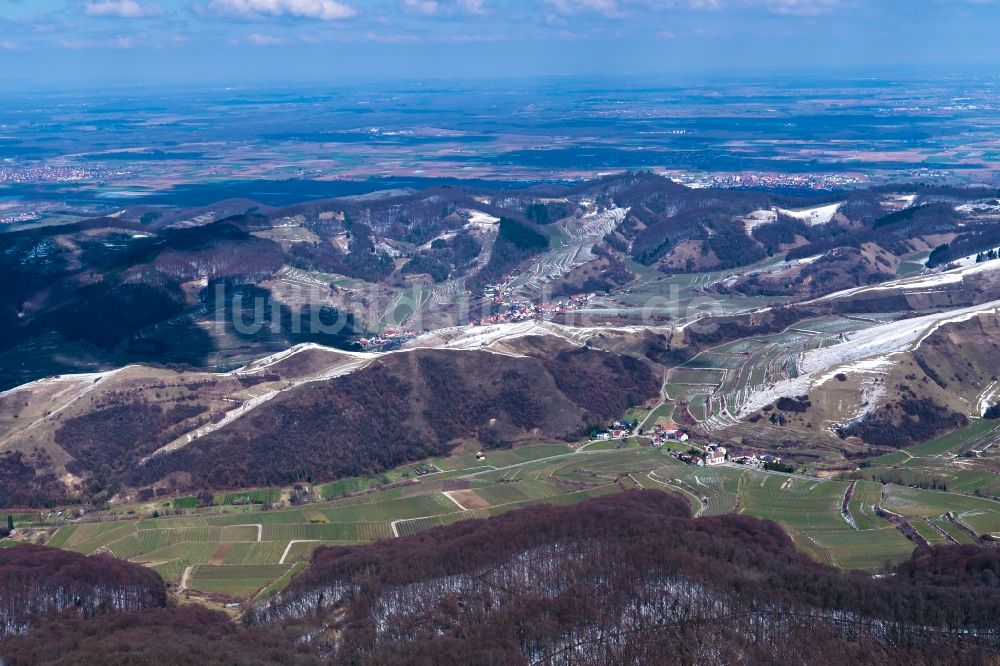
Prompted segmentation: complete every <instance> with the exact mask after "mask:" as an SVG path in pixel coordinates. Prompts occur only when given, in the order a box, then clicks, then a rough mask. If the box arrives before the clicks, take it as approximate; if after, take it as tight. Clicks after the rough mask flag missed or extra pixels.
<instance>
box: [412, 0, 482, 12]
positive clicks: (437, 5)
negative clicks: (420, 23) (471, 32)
mask: <svg viewBox="0 0 1000 666" xmlns="http://www.w3.org/2000/svg"><path fill="white" fill-rule="evenodd" d="M402 6H403V10H404V11H406V12H407V13H410V14H420V15H423V16H436V15H438V14H457V15H464V16H482V15H484V14H489V9H487V7H486V0H402Z"/></svg>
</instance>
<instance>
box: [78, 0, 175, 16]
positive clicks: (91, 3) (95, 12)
mask: <svg viewBox="0 0 1000 666" xmlns="http://www.w3.org/2000/svg"><path fill="white" fill-rule="evenodd" d="M82 9H83V13H84V14H86V15H87V16H100V17H110V18H145V17H147V16H159V15H160V14H162V13H163V10H162V9H160V7H159V6H157V5H155V4H153V3H151V2H146V3H141V2H138V1H137V0H86V1H85V2H84V3H83V5H82Z"/></svg>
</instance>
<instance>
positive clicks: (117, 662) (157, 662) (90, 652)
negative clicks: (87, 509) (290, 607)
mask: <svg viewBox="0 0 1000 666" xmlns="http://www.w3.org/2000/svg"><path fill="white" fill-rule="evenodd" d="M0 656H2V658H3V660H4V663H5V664H7V665H8V666H42V665H45V664H52V665H56V664H59V665H68V664H72V665H73V666H109V665H113V666H125V665H139V664H141V665H143V666H215V665H220V666H221V665H224V664H225V665H230V664H239V665H240V666H272V665H273V664H296V665H298V666H309V665H313V664H315V665H317V666H318V665H319V664H323V663H327V662H326V660H324V659H323V658H322V657H321V656H320V655H318V654H316V653H315V651H314V650H312V649H311V648H310V647H309V646H308V644H307V643H300V644H298V645H296V643H295V642H294V641H293V639H292V637H290V636H286V635H285V633H284V632H282V631H281V630H280V629H276V630H275V629H266V630H264V629H255V628H248V627H245V626H241V625H238V624H236V623H234V622H233V621H232V620H230V619H229V617H228V616H227V615H226V614H225V613H223V612H221V611H214V610H209V609H207V608H205V607H203V606H199V605H198V604H186V605H184V606H180V607H176V608H156V609H153V610H146V611H139V612H131V613H115V614H108V615H100V616H96V617H78V616H72V617H67V618H63V619H59V620H54V619H53V620H49V621H47V622H45V623H44V624H42V625H41V626H38V627H35V628H34V629H32V630H31V632H30V633H28V634H27V635H26V636H12V637H9V638H7V639H6V640H3V641H0Z"/></svg>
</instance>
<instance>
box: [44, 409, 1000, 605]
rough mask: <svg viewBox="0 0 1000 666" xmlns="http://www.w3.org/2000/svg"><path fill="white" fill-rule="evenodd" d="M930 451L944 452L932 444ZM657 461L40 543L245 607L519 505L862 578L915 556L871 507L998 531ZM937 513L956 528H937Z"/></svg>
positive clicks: (911, 501) (513, 454) (935, 532)
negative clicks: (725, 527)
mask: <svg viewBox="0 0 1000 666" xmlns="http://www.w3.org/2000/svg"><path fill="white" fill-rule="evenodd" d="M672 408H673V405H671V404H670V403H667V404H665V405H664V406H663V407H661V408H659V410H658V411H660V413H661V414H662V415H663V418H668V417H669V414H670V410H672ZM704 408H705V409H707V401H706V402H705V403H704ZM658 418H659V417H658ZM611 444H613V445H614V446H611ZM605 445H607V446H605ZM939 448H940V449H941V450H944V449H945V446H944V444H936V445H934V447H933V449H934V451H937V450H938V449H939ZM669 454H670V448H669V447H664V449H663V450H654V449H651V448H649V447H648V445H646V444H645V443H644V440H643V439H641V438H632V439H631V440H626V441H623V442H610V443H608V442H598V443H591V444H587V445H585V446H580V447H577V448H573V447H570V446H567V445H566V444H539V445H533V446H525V447H520V448H515V449H511V450H506V451H490V452H487V455H486V460H477V459H476V456H475V452H460V453H458V454H457V455H454V456H452V457H450V458H442V459H436V460H433V461H430V462H428V463H427V464H425V465H424V466H422V467H421V468H420V471H421V472H422V473H421V474H417V473H416V468H415V467H414V466H409V467H405V468H400V469H398V470H393V471H392V472H389V473H387V474H386V475H381V476H380V477H377V478H369V479H345V480H343V481H340V482H337V483H336V484H326V485H325V486H324V487H322V489H320V488H316V489H313V490H314V492H313V493H312V497H313V498H314V501H310V502H308V503H306V504H301V505H298V506H294V505H292V506H287V505H285V504H287V500H286V498H287V497H288V492H287V491H285V492H282V491H279V490H271V491H266V493H263V492H257V491H241V492H229V493H223V494H220V496H218V497H216V500H217V501H218V502H222V503H221V504H219V505H216V506H212V507H205V508H192V509H180V508H178V509H175V510H174V514H176V515H162V516H158V517H152V515H153V514H143V517H142V518H141V519H136V518H135V517H131V516H121V515H119V516H113V518H115V519H112V520H107V521H105V522H81V523H76V524H69V525H66V526H64V527H62V528H60V529H58V530H57V531H55V532H54V534H52V536H51V539H50V542H49V543H51V544H53V545H55V546H58V547H62V548H67V549H70V550H75V551H78V552H81V553H88V554H89V553H95V552H99V551H104V552H110V553H112V554H114V555H115V556H116V557H120V558H123V559H128V560H131V561H133V562H137V563H142V564H145V565H146V566H149V567H151V568H153V569H154V570H155V571H157V572H158V573H159V574H160V575H161V576H162V577H163V578H164V580H165V581H167V583H168V584H170V585H171V586H172V588H173V589H174V590H175V591H180V590H182V589H183V590H184V594H185V595H199V594H202V595H210V596H211V598H213V599H214V598H235V599H241V600H246V599H250V598H253V597H255V596H257V595H261V594H268V593H270V592H269V591H273V590H275V589H278V588H280V587H281V586H283V585H284V584H287V582H288V579H289V578H290V575H291V573H292V572H293V567H301V566H305V565H306V563H307V562H308V560H309V558H310V557H311V556H312V554H313V552H314V551H315V550H316V549H317V548H319V547H322V546H328V545H349V544H363V543H370V542H373V541H377V540H380V539H389V538H395V537H401V536H406V535H410V534H415V533H418V532H421V531H423V530H427V529H431V528H433V527H437V526H441V525H448V524H451V523H454V522H458V521H462V520H470V519H485V518H488V517H490V516H496V515H500V514H502V513H505V512H507V511H511V510H514V509H518V508H522V507H526V506H530V505H532V504H538V503H543V502H545V503H551V504H569V503H575V502H579V501H582V500H584V499H587V498H590V497H595V496H599V495H603V494H607V493H616V492H622V491H623V490H629V489H636V488H655V489H661V490H666V491H672V492H677V493H680V494H681V495H683V496H684V497H686V498H687V499H688V500H689V501H690V503H691V505H692V509H693V512H694V513H695V514H697V515H702V516H711V515H721V514H725V513H730V512H737V513H745V514H747V515H752V516H756V517H759V518H766V519H770V520H774V521H777V522H779V523H781V524H782V525H783V526H784V527H785V528H786V529H787V530H788V532H789V534H790V535H791V536H792V538H793V540H794V541H795V543H796V545H797V546H798V547H799V548H801V549H802V550H803V551H805V552H807V553H808V554H810V555H811V556H812V557H814V558H816V559H819V560H821V561H825V562H829V563H832V564H836V565H838V566H841V567H845V568H857V569H863V570H869V571H875V570H880V569H881V568H882V567H884V565H885V563H886V561H891V562H896V561H899V560H901V559H903V558H905V557H907V556H908V555H909V554H910V552H912V550H913V546H914V544H913V543H912V542H911V541H909V540H908V539H907V538H906V537H905V536H904V535H903V533H902V532H901V531H899V530H898V529H897V528H896V527H894V526H893V525H892V524H891V523H889V522H888V521H886V520H884V519H883V518H880V517H878V515H876V511H875V507H876V506H877V505H879V504H881V505H883V506H884V507H885V508H886V509H888V510H890V511H893V512H896V513H899V514H901V515H903V516H906V518H907V520H910V521H911V522H912V523H915V524H918V525H919V526H918V527H917V528H916V529H918V530H919V533H920V534H922V535H925V538H926V539H927V540H928V541H930V542H932V543H944V542H946V541H958V542H965V541H968V540H971V536H970V535H969V534H970V533H971V531H972V530H975V531H976V532H977V533H979V534H984V533H993V532H1000V504H998V503H996V502H993V501H991V500H988V499H982V498H976V497H972V496H969V495H958V494H954V493H945V492H940V491H921V490H916V489H912V488H904V487H900V486H895V485H885V486H883V485H882V484H881V483H878V482H875V481H870V480H867V479H865V480H860V481H857V482H851V481H836V480H824V479H818V478H812V477H805V476H795V475H786V474H778V473H770V472H763V471H758V470H752V469H749V468H743V467H738V466H735V465H726V466H722V467H715V468H703V467H693V466H687V465H683V464H681V463H680V462H679V461H678V460H676V459H675V458H673V457H672V456H670V455H669ZM935 455H937V454H936V453H935ZM386 480H389V481H391V483H383V481H386ZM852 487H853V494H852V496H851V498H850V502H849V503H848V506H847V510H846V512H845V511H843V510H842V509H843V504H844V501H845V496H846V493H847V491H848V489H849V488H852ZM240 498H250V501H252V502H254V501H260V502H272V501H275V500H276V499H277V498H281V499H282V505H281V506H280V508H269V506H270V505H269V504H254V505H253V507H254V508H253V510H252V511H251V510H249V509H248V508H247V507H246V506H243V505H241V504H235V505H234V504H231V503H227V502H232V501H234V500H239V499H240ZM244 501H245V500H244ZM276 503H277V502H276ZM949 512H952V513H953V514H954V515H955V516H956V517H957V519H958V520H960V521H961V525H963V526H964V528H959V527H958V526H956V525H955V524H953V523H952V522H950V521H949V520H947V519H945V518H946V515H947V514H948V513H949ZM945 534H947V535H951V537H950V539H949V538H947V537H946V536H944V535H945ZM295 570H297V569H295Z"/></svg>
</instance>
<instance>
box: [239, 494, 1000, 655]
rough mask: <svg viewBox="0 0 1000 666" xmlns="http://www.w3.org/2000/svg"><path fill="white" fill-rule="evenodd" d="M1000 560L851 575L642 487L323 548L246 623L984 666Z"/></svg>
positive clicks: (333, 638) (969, 559)
mask: <svg viewBox="0 0 1000 666" xmlns="http://www.w3.org/2000/svg"><path fill="white" fill-rule="evenodd" d="M998 571H1000V552H998V551H995V550H985V549H981V548H977V547H950V548H941V549H937V550H926V551H920V552H917V553H915V555H914V558H913V560H911V561H909V562H906V563H904V564H903V565H902V566H901V567H900V569H899V570H898V572H897V573H896V574H895V575H893V576H891V577H888V578H886V579H881V580H878V579H873V578H871V577H869V576H862V575H856V574H845V573H843V572H841V571H838V570H836V569H833V568H830V567H827V566H824V565H820V564H817V563H815V562H813V561H812V560H810V559H808V558H807V557H806V556H804V555H802V554H800V553H798V552H797V551H796V549H795V547H794V544H793V543H792V541H791V540H790V539H789V537H788V536H787V535H786V534H785V533H784V532H783V531H782V529H781V528H780V527H779V526H778V525H776V524H774V523H771V522H765V521H760V520H757V519H753V518H749V517H744V516H733V515H728V516H721V517H713V518H698V519H692V518H690V517H689V510H688V506H687V505H686V503H685V502H684V501H683V500H681V499H680V498H678V497H676V496H670V495H665V494H663V493H659V492H650V491H637V492H631V493H625V494H621V495H614V496H608V497H603V498H599V499H595V500H591V501H589V502H586V503H584V504H580V505H576V506H571V507H562V508H553V507H539V508H532V509H527V510H521V511H516V512H512V513H510V514H506V515H504V516H501V517H499V518H493V519H490V520H489V521H470V522H465V523H459V524H456V525H453V526H450V527H445V528H440V529H436V530H432V531H429V532H424V533H421V534H418V535H415V536H412V537H408V538H404V539H396V540H392V541H385V542H380V543H378V544H375V545H371V546H359V547H350V548H331V549H323V550H320V551H318V552H317V553H316V555H315V556H314V559H313V566H312V567H310V569H309V570H307V571H306V572H304V573H303V574H302V575H300V576H298V577H297V578H296V579H295V580H294V581H293V582H292V584H291V585H290V586H289V587H288V588H287V589H286V590H285V591H284V592H283V593H281V594H280V595H279V596H278V597H276V598H275V599H274V600H272V601H271V602H270V603H269V604H267V605H266V606H263V607H261V608H259V609H257V610H256V611H254V612H253V613H252V614H251V616H250V618H251V621H252V622H254V623H257V624H261V625H265V626H267V625H277V624H286V623H288V622H298V623H300V624H301V625H302V627H303V628H302V629H301V631H303V632H305V631H310V632H313V633H310V635H311V636H312V637H313V641H314V643H315V644H316V645H318V646H323V645H325V647H324V648H323V649H326V650H330V651H331V653H332V654H333V655H335V656H336V657H337V659H338V660H339V661H340V662H341V663H351V664H412V663H428V664H430V663H434V664H468V663H482V664H486V663H504V664H528V663H544V664H570V663H574V664H609V665H610V664H622V663H643V664H653V663H699V664H705V663H708V664H730V663H754V664H771V663H774V664H777V663H782V664H789V663H791V664H849V663H880V664H913V663H951V664H960V663H966V664H973V663H984V660H987V659H988V658H989V656H990V655H992V656H994V657H995V656H996V655H997V654H998V652H997V647H998V642H997V641H998V633H997V626H998V621H1000V586H998V582H997V581H998V578H997V573H998ZM362 572H363V573H362ZM345 609H346V611H345ZM323 628H325V629H326V630H327V631H326V632H325V633H324V630H323ZM928 660H929V661H928Z"/></svg>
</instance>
